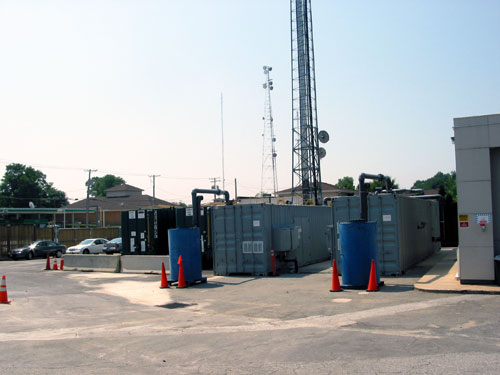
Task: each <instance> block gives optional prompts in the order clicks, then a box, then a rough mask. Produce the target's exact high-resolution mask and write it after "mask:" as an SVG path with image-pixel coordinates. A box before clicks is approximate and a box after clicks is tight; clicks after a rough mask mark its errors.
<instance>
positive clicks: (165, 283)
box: [160, 262, 169, 289]
mask: <svg viewBox="0 0 500 375" xmlns="http://www.w3.org/2000/svg"><path fill="white" fill-rule="evenodd" d="M165 288H169V286H168V280H167V274H166V273H165V263H163V262H161V283H160V289H165Z"/></svg>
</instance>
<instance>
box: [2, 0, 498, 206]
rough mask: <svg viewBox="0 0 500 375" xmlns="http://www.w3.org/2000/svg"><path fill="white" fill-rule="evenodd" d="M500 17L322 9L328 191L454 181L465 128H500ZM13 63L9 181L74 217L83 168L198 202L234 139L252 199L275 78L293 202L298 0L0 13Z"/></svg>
mask: <svg viewBox="0 0 500 375" xmlns="http://www.w3.org/2000/svg"><path fill="white" fill-rule="evenodd" d="M499 15H500V1H496V0H490V1H488V0H478V1H472V0H470V1H464V0H448V1H447V0H439V1H436V0H419V1H416V0H413V1H410V0H408V1H401V0H394V1H389V0H380V1H369V0H366V1H340V0H312V17H313V27H314V34H313V36H314V48H315V64H316V65H315V67H316V86H317V111H318V128H319V130H326V131H328V132H329V134H330V142H328V143H327V144H326V145H324V146H323V147H324V148H325V149H326V152H327V155H326V157H325V158H324V159H322V160H321V174H322V180H323V181H324V182H328V183H332V184H335V183H336V182H337V180H338V179H339V178H342V177H344V176H351V177H353V178H354V180H355V181H356V180H357V177H358V176H359V174H360V173H363V172H365V173H372V174H378V173H382V174H385V175H390V176H391V177H393V178H395V180H396V182H397V183H398V184H399V185H400V187H402V188H410V187H411V186H412V185H413V183H414V182H415V181H416V180H422V179H427V178H429V177H432V176H433V175H434V174H435V173H436V172H438V171H442V172H445V173H446V172H450V171H452V170H454V169H455V155H454V146H453V144H452V142H451V140H450V137H451V136H453V118H456V117H466V116H475V115H483V114H491V113H499V112H500V90H499V89H500V69H499V67H500V63H499V61H500V48H499V46H500V22H498V21H499V18H498V17H499ZM0 51H1V57H0V129H1V133H2V137H1V139H2V146H1V147H0V174H1V176H3V174H4V172H5V166H6V165H8V164H10V163H14V162H15V163H22V164H25V165H28V166H32V167H34V168H36V169H39V170H41V171H42V172H43V173H44V174H45V175H46V176H47V181H49V182H52V183H53V184H54V187H56V188H57V189H59V190H63V191H64V192H66V194H67V196H68V198H70V202H73V201H74V200H75V199H82V198H85V195H86V187H85V182H86V180H87V178H88V172H86V171H85V170H86V169H93V170H94V169H95V170H97V171H96V172H93V174H92V175H93V176H98V177H102V176H104V175H105V174H108V173H109V174H114V175H117V176H120V177H122V178H124V179H125V181H126V182H127V183H129V184H131V185H133V186H137V187H139V188H141V189H144V193H145V194H149V195H152V190H153V185H152V178H151V177H149V176H151V175H159V177H157V178H156V196H157V197H158V198H161V199H164V200H167V201H183V202H186V203H189V202H190V192H191V190H192V189H194V188H210V187H211V182H210V180H209V179H210V178H214V177H216V178H222V165H223V163H222V151H221V145H222V124H223V132H224V177H225V183H224V185H223V184H222V182H219V186H220V187H221V188H222V187H223V186H224V188H225V189H226V190H228V191H229V192H230V194H231V197H232V196H233V195H234V191H235V179H236V180H237V189H238V195H240V196H255V194H257V193H258V192H259V191H260V183H261V163H262V130H263V121H262V116H263V115H264V95H265V90H264V89H263V87H262V83H264V80H265V76H264V74H263V70H262V67H263V66H264V65H268V66H272V68H273V70H272V73H271V77H272V78H273V81H274V90H273V91H272V109H273V118H274V128H275V135H276V139H277V140H276V150H277V154H278V156H277V172H278V186H279V189H286V188H289V187H291V183H292V120H291V112H292V109H291V106H292V102H291V72H290V70H291V61H290V3H289V1H288V0H272V1H271V0H254V1H235V0H161V1H160V0H157V1H154V0H144V1H138V0H135V1H132V0H85V1H76V0H74V1H70V0H64V1H54V0H45V1H37V0H33V1H26V0H12V1H10V0H0ZM221 94H222V95H223V110H222V111H221ZM221 116H222V118H221ZM27 198H29V197H27Z"/></svg>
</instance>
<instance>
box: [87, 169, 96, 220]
mask: <svg viewBox="0 0 500 375" xmlns="http://www.w3.org/2000/svg"><path fill="white" fill-rule="evenodd" d="M85 172H89V179H88V180H87V199H86V200H85V227H86V228H88V227H89V194H90V175H91V173H92V172H97V169H85ZM96 225H97V222H96Z"/></svg>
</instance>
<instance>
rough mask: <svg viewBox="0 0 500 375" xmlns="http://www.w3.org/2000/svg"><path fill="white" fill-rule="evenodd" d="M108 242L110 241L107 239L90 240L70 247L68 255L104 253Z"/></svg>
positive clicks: (67, 251)
mask: <svg viewBox="0 0 500 375" xmlns="http://www.w3.org/2000/svg"><path fill="white" fill-rule="evenodd" d="M106 242H108V240H107V239H105V238H89V239H88V240H83V241H82V242H80V243H79V244H78V245H75V246H71V247H69V248H68V249H67V250H66V254H100V253H102V252H103V249H104V244H105V243H106Z"/></svg>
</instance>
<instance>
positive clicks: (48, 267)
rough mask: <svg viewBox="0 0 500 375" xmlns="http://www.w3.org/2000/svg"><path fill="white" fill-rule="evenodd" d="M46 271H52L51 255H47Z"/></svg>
mask: <svg viewBox="0 0 500 375" xmlns="http://www.w3.org/2000/svg"><path fill="white" fill-rule="evenodd" d="M45 270H46V271H50V257H49V254H47V264H46V265H45Z"/></svg>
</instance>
